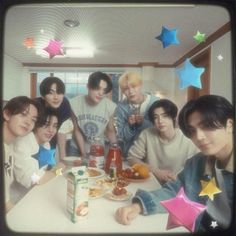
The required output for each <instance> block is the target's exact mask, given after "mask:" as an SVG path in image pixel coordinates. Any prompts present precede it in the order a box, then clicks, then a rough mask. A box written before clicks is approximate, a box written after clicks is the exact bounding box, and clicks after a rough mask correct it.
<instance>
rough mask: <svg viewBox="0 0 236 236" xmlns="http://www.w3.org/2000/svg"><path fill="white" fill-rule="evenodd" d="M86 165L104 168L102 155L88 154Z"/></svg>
mask: <svg viewBox="0 0 236 236" xmlns="http://www.w3.org/2000/svg"><path fill="white" fill-rule="evenodd" d="M88 166H89V167H94V168H99V169H103V168H104V156H93V155H90V156H89V163H88Z"/></svg>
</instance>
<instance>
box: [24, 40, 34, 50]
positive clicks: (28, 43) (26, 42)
mask: <svg viewBox="0 0 236 236" xmlns="http://www.w3.org/2000/svg"><path fill="white" fill-rule="evenodd" d="M23 45H24V46H25V47H27V49H30V48H33V47H34V39H33V38H26V39H24V42H23Z"/></svg>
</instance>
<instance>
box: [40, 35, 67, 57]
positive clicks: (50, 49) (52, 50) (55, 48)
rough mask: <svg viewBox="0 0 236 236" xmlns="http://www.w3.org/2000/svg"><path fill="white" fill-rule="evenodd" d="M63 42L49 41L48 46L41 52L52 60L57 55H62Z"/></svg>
mask: <svg viewBox="0 0 236 236" xmlns="http://www.w3.org/2000/svg"><path fill="white" fill-rule="evenodd" d="M62 44H63V42H61V41H57V40H52V39H50V41H49V44H48V46H47V47H46V48H44V49H43V50H44V51H46V52H47V53H48V54H49V58H50V59H51V58H53V57H55V56H57V55H63V51H62V48H61V46H62Z"/></svg>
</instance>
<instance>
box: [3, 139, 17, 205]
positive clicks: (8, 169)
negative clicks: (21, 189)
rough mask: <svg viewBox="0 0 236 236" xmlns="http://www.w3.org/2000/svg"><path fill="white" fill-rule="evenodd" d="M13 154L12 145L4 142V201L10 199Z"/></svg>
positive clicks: (12, 178)
mask: <svg viewBox="0 0 236 236" xmlns="http://www.w3.org/2000/svg"><path fill="white" fill-rule="evenodd" d="M13 161H14V160H13V154H12V145H7V144H6V143H4V162H3V165H4V182H5V186H4V187H5V202H6V203H7V202H9V201H10V200H11V199H10V186H11V184H12V183H13V180H14V177H13V164H14V163H13Z"/></svg>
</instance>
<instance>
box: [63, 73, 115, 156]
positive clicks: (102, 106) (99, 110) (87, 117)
mask: <svg viewBox="0 0 236 236" xmlns="http://www.w3.org/2000/svg"><path fill="white" fill-rule="evenodd" d="M87 87H88V95H85V96H78V97H75V98H72V99H71V100H70V104H71V107H72V110H73V111H74V113H75V115H76V117H77V121H78V125H79V127H80V128H81V130H82V132H83V134H84V137H85V140H86V141H85V149H86V153H89V149H90V145H91V143H92V142H93V140H94V138H95V137H100V138H101V139H102V140H104V138H105V137H106V139H108V141H110V142H111V143H112V142H116V132H115V128H114V122H113V113H114V110H115V107H116V105H115V103H114V102H112V101H111V100H110V99H108V98H107V97H106V95H107V94H108V93H109V92H110V91H111V90H112V82H111V80H110V78H109V76H108V75H107V74H105V73H102V72H99V71H98V72H94V73H92V74H91V75H90V76H89V79H88V84H87ZM71 128H72V122H71V120H67V121H66V122H65V123H64V124H63V125H62V127H61V129H60V130H59V133H61V134H66V133H69V132H70V130H71ZM61 137H62V136H61ZM68 145H69V147H67V150H68V151H71V152H73V153H74V152H76V149H77V146H76V145H75V142H74V139H72V140H70V141H69V143H68ZM60 147H61V149H62V147H63V150H64V151H62V153H63V152H64V153H66V151H65V150H66V145H65V135H64V137H63V138H62V139H61V140H60Z"/></svg>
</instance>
